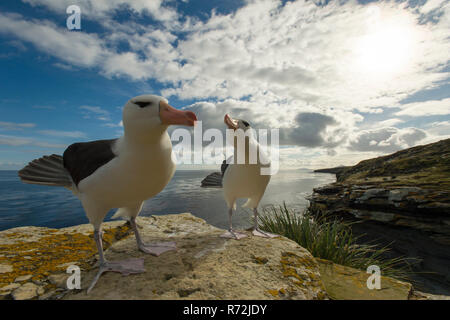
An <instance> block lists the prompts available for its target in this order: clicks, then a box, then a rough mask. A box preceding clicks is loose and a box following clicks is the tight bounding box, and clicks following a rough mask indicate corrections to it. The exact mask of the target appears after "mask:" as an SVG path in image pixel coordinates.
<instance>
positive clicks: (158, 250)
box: [130, 218, 177, 256]
mask: <svg viewBox="0 0 450 320" xmlns="http://www.w3.org/2000/svg"><path fill="white" fill-rule="evenodd" d="M130 223H131V227H132V228H133V231H134V234H135V236H136V242H137V246H138V248H139V250H141V251H142V252H145V253H149V254H152V255H154V256H159V255H160V254H162V253H164V252H166V251H170V250H176V249H177V245H176V243H175V242H173V241H170V242H155V243H151V244H145V243H144V242H143V241H142V239H141V236H140V234H139V231H138V227H137V225H136V218H130Z"/></svg>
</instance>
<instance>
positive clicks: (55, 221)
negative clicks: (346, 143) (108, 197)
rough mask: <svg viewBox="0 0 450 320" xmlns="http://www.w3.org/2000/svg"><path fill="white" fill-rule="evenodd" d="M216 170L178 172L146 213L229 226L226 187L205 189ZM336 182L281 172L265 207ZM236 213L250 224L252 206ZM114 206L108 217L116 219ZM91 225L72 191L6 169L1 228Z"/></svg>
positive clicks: (238, 223) (300, 204)
mask: <svg viewBox="0 0 450 320" xmlns="http://www.w3.org/2000/svg"><path fill="white" fill-rule="evenodd" d="M212 172H213V171H211V170H177V171H176V172H175V175H174V177H173V178H172V180H171V181H170V182H169V184H168V185H167V186H166V187H165V188H164V190H163V191H162V192H161V193H159V194H158V195H157V196H155V197H154V198H152V199H148V200H146V201H145V203H144V207H143V209H142V211H141V213H140V215H141V216H150V215H165V214H174V213H183V212H190V213H192V214H193V215H195V216H197V217H199V218H202V219H204V220H206V222H208V223H210V224H212V225H214V226H216V227H219V228H227V227H228V213H227V207H226V204H225V200H224V197H223V190H222V189H221V188H203V187H201V181H202V180H203V179H204V178H205V177H206V176H207V175H208V174H210V173H212ZM334 181H335V176H334V174H327V173H314V172H313V171H312V170H308V169H297V170H280V171H279V172H278V173H277V174H275V175H273V176H272V177H271V180H270V183H269V185H268V187H267V189H266V192H265V194H264V197H263V198H262V200H261V203H260V210H263V208H267V207H269V206H271V205H275V206H279V205H282V204H283V202H285V203H286V204H287V205H288V206H289V207H291V208H293V209H294V210H297V211H302V210H303V209H304V208H306V207H307V206H308V200H307V197H308V196H309V195H310V194H311V193H312V190H313V188H315V187H318V186H322V185H325V184H328V183H331V182H334ZM245 201H246V200H245V199H240V200H238V203H237V204H238V209H237V212H236V213H235V214H234V215H233V227H236V228H247V227H249V226H250V221H251V220H250V219H251V215H252V214H253V213H252V212H251V211H250V210H248V209H243V208H241V207H240V206H241V205H243V204H244V203H245ZM114 211H115V210H111V211H110V212H109V213H108V215H107V216H106V218H105V221H111V216H112V215H113V214H114ZM84 223H89V221H88V219H87V217H86V215H85V213H84V211H83V208H82V206H81V203H80V201H79V200H78V199H77V198H76V197H75V196H74V195H73V194H72V192H71V191H69V190H67V189H65V188H61V187H50V186H39V185H30V184H25V183H22V182H21V181H20V179H19V177H18V175H17V171H9V170H4V171H0V231H1V230H6V229H10V228H14V227H22V226H39V227H49V228H63V227H69V226H73V225H78V224H84Z"/></svg>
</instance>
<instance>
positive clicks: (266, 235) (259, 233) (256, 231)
mask: <svg viewBox="0 0 450 320" xmlns="http://www.w3.org/2000/svg"><path fill="white" fill-rule="evenodd" d="M253 214H254V216H255V225H254V226H253V231H252V234H253V235H254V236H258V237H263V238H276V237H279V235H277V234H273V233H270V232H266V231H262V230H261V229H259V226H258V209H256V208H253Z"/></svg>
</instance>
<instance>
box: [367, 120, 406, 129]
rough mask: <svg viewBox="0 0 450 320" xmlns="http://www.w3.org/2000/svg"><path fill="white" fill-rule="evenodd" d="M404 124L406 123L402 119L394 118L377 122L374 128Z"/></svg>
mask: <svg viewBox="0 0 450 320" xmlns="http://www.w3.org/2000/svg"><path fill="white" fill-rule="evenodd" d="M403 122H405V121H404V120H401V119H396V118H392V119H387V120H383V121H380V122H376V123H374V124H373V126H374V127H378V128H384V127H394V126H395V125H397V124H400V123H403Z"/></svg>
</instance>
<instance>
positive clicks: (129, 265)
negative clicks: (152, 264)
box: [87, 229, 145, 294]
mask: <svg viewBox="0 0 450 320" xmlns="http://www.w3.org/2000/svg"><path fill="white" fill-rule="evenodd" d="M102 234H103V232H102V231H100V230H97V229H96V230H94V239H95V243H96V245H97V249H98V255H99V260H100V261H99V262H100V265H99V268H98V272H97V274H96V275H95V277H94V280H92V282H91V285H90V286H89V288H88V290H87V293H88V294H89V292H90V291H91V290H92V289H93V288H94V286H95V284H96V283H97V281H98V279H100V276H101V275H102V274H103V273H105V272H108V271H113V272H120V273H122V275H124V276H128V275H130V274H133V273H143V272H145V268H144V259H143V258H140V259H136V258H134V259H128V260H123V261H107V260H106V259H105V256H104V255H103V244H102Z"/></svg>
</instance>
